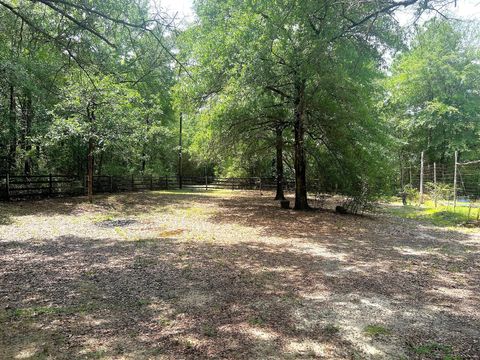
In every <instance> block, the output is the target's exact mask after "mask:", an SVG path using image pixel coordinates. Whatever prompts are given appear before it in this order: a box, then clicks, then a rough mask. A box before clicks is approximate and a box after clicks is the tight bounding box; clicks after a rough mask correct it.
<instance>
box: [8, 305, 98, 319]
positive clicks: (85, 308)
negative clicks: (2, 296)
mask: <svg viewBox="0 0 480 360" xmlns="http://www.w3.org/2000/svg"><path fill="white" fill-rule="evenodd" d="M94 309H95V306H94V305H92V304H82V305H79V306H67V307H62V306H58V307H57V306H35V307H30V308H17V309H11V310H9V315H10V316H13V317H17V318H33V317H37V316H43V315H58V314H65V315H69V314H76V313H89V312H91V311H93V310H94Z"/></svg>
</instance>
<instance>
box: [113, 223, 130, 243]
mask: <svg viewBox="0 0 480 360" xmlns="http://www.w3.org/2000/svg"><path fill="white" fill-rule="evenodd" d="M115 232H116V233H117V234H118V235H119V236H121V237H122V238H123V239H125V240H127V239H128V235H127V232H126V231H125V230H123V229H122V228H119V227H118V226H117V227H115Z"/></svg>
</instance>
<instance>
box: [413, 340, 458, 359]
mask: <svg viewBox="0 0 480 360" xmlns="http://www.w3.org/2000/svg"><path fill="white" fill-rule="evenodd" d="M413 351H414V352H415V353H416V354H417V355H425V356H428V357H433V358H435V359H443V360H460V359H461V357H460V356H456V355H454V354H453V350H452V347H451V346H450V345H445V344H438V343H428V344H424V345H419V346H416V347H414V348H413Z"/></svg>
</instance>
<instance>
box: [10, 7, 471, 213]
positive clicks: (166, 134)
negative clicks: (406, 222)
mask: <svg viewBox="0 0 480 360" xmlns="http://www.w3.org/2000/svg"><path fill="white" fill-rule="evenodd" d="M455 3H456V2H455V1H446V0H443V1H442V0H438V1H414V0H407V1H392V0H382V1H371V2H363V1H362V2H360V1H358V2H357V1H330V0H325V1H313V0H312V1H302V2H301V3H297V2H296V1H287V0H285V1H272V0H261V1H234V0H228V1H223V0H222V1H220V0H198V1H196V2H195V5H194V8H195V13H196V18H195V20H194V21H193V22H192V23H188V24H181V23H180V22H179V21H178V20H177V19H176V18H175V17H174V16H172V15H169V14H167V13H165V12H164V11H162V8H161V3H159V4H156V6H154V5H153V4H152V3H151V2H148V1H127V0H108V1H88V2H79V1H63V0H62V1H60V0H41V1H28V0H20V1H10V0H2V1H0V19H1V21H0V74H1V76H0V117H1V128H0V144H1V147H0V173H2V174H7V173H9V174H24V175H30V174H48V173H56V174H63V175H69V176H78V177H83V176H85V174H87V173H89V174H90V176H92V175H93V174H95V175H124V174H140V175H155V176H160V175H175V174H178V173H179V172H180V168H179V166H180V165H179V164H182V165H181V167H182V168H181V169H182V172H183V174H186V175H204V174H205V173H208V174H209V175H216V176H263V177H275V178H276V179H277V188H278V191H277V199H282V198H283V186H282V185H283V183H284V181H285V179H286V178H294V179H295V183H296V187H295V195H296V196H295V208H297V209H307V208H308V207H309V205H308V202H307V190H311V189H312V186H315V187H318V188H320V190H321V191H339V192H343V193H346V194H351V195H355V194H358V193H365V192H368V193H371V194H375V195H380V194H383V193H392V192H394V191H397V190H398V187H399V181H398V176H399V168H400V167H402V166H406V165H407V164H412V163H416V162H418V161H419V160H418V157H419V154H420V152H421V151H425V154H426V157H427V158H428V160H429V161H431V162H433V161H435V162H437V163H439V164H447V163H449V162H451V161H453V156H454V152H455V151H459V152H460V157H461V158H462V159H476V158H478V157H479V156H480V154H479V153H478V150H477V148H478V140H479V124H480V119H479V110H480V109H479V108H480V99H479V95H480V92H479V90H480V78H479V74H480V69H479V67H480V62H479V47H478V45H479V44H478V36H477V35H478V31H477V27H476V24H472V23H465V22H461V21H456V20H449V19H447V18H446V17H448V5H450V7H453V6H454V5H455ZM406 9H409V10H410V12H411V13H413V14H414V15H415V18H416V20H417V21H416V22H415V26H411V27H402V26H400V23H399V22H398V20H397V18H396V17H395V16H394V15H395V14H398V12H404V11H406ZM180 118H182V121H183V124H182V125H183V126H182V132H181V134H180V128H179V120H180ZM180 136H181V139H182V141H183V142H179V140H180V139H179V137H180ZM179 156H180V157H181V160H182V161H178V158H179Z"/></svg>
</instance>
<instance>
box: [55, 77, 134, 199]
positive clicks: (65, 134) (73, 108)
mask: <svg viewBox="0 0 480 360" xmlns="http://www.w3.org/2000/svg"><path fill="white" fill-rule="evenodd" d="M96 80H97V81H95V84H96V85H93V84H92V82H91V81H90V79H86V78H85V76H82V75H81V74H78V75H77V77H74V78H72V79H71V80H69V82H68V84H67V86H66V87H65V89H64V91H65V94H64V96H63V100H62V101H61V102H60V103H58V104H57V105H56V106H55V112H54V116H55V122H54V123H53V126H52V127H51V129H50V133H49V140H50V141H51V142H57V141H62V140H64V139H72V138H77V139H80V140H81V141H83V142H85V143H87V144H88V196H89V200H90V202H91V201H92V195H93V173H94V154H95V153H96V154H101V153H102V152H103V151H105V149H108V148H114V149H115V151H116V152H125V151H128V149H131V148H132V147H133V146H132V144H135V143H137V142H139V141H141V135H142V134H141V133H139V129H141V128H142V126H141V119H142V114H141V112H140V109H141V107H140V103H141V101H142V100H141V98H140V96H139V94H138V92H136V91H135V90H132V89H130V88H128V87H126V86H125V85H121V84H118V83H116V82H115V81H113V80H112V79H111V78H110V77H99V78H98V79H96Z"/></svg>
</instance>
